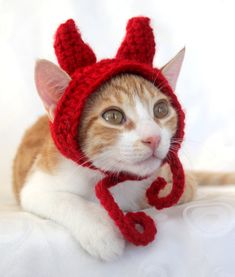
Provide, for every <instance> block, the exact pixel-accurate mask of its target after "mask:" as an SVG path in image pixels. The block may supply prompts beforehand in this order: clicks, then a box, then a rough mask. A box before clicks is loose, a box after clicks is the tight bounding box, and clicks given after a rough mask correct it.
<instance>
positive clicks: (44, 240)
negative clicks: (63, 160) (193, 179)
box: [0, 188, 235, 277]
mask: <svg viewBox="0 0 235 277" xmlns="http://www.w3.org/2000/svg"><path fill="white" fill-rule="evenodd" d="M208 195H209V196H208ZM234 199H235V191H234V190H233V189H229V188H227V189H224V190H222V189H219V190H218V189H217V191H216V190H211V189H209V191H208V190H207V191H206V190H205V189H204V190H200V192H199V195H198V200H196V201H194V202H192V203H189V204H185V205H181V206H177V207H174V208H170V209H166V210H164V211H162V212H160V213H158V212H157V213H156V212H155V211H153V210H150V211H149V213H150V214H151V215H152V216H153V217H154V219H156V220H157V222H158V237H157V239H156V241H155V242H154V243H152V244H150V245H149V246H147V247H136V246H132V245H128V246H127V248H126V251H125V254H124V255H123V257H121V258H120V259H119V260H117V261H115V262H112V263H104V262H100V261H98V260H95V259H93V258H91V257H90V256H89V255H87V254H86V253H85V252H84V251H83V250H82V249H81V248H80V247H79V245H78V244H77V243H76V242H75V241H74V240H73V238H72V237H71V236H70V235H69V234H68V232H67V231H66V230H65V229H63V228H62V227H60V226H58V225H57V224H55V223H53V222H50V221H48V220H44V219H40V218H37V217H35V216H33V215H30V214H27V213H25V212H21V211H14V210H11V211H10V210H9V209H8V210H5V211H4V210H3V211H2V212H0V257H1V259H0V272H1V277H32V276H34V277H48V276H50V277H54V276H56V277H64V276H69V277H77V276H79V277H83V276H84V277H89V276H96V277H99V276H100V277H106V276H107V277H109V276H123V277H125V276H139V277H172V276H174V277H188V276H190V277H212V276H213V277H233V276H235V267H234V250H235V201H234Z"/></svg>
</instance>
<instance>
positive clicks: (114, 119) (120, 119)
mask: <svg viewBox="0 0 235 277" xmlns="http://www.w3.org/2000/svg"><path fill="white" fill-rule="evenodd" d="M102 117H103V119H104V120H105V121H107V122H108V123H110V124H113V125H121V124H122V123H124V121H125V115H124V113H123V112H122V111H120V110H117V109H110V110H106V111H105V112H104V113H103V114H102Z"/></svg>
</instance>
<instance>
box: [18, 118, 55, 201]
mask: <svg viewBox="0 0 235 277" xmlns="http://www.w3.org/2000/svg"><path fill="white" fill-rule="evenodd" d="M59 155H60V154H59V152H58V151H57V149H56V147H55V145H54V143H53V141H52V139H51V137H50V132H49V127H48V118H47V116H42V117H40V118H39V119H38V120H37V122H36V123H35V124H34V125H33V126H31V127H30V128H29V129H28V130H27V131H26V132H25V135H24V137H23V139H22V142H21V144H20V146H19V148H18V151H17V153H16V157H15V159H14V163H13V188H14V192H15V195H16V198H17V199H19V192H20V190H21V188H22V187H23V185H24V183H25V180H26V178H27V176H28V174H29V173H30V171H31V169H32V167H33V165H34V163H35V162H37V164H38V166H39V167H41V168H42V169H43V170H46V171H51V170H53V168H54V167H55V164H56V163H57V160H58V158H59Z"/></svg>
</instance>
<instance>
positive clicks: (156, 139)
mask: <svg viewBox="0 0 235 277" xmlns="http://www.w3.org/2000/svg"><path fill="white" fill-rule="evenodd" d="M160 141H161V137H160V136H151V137H147V138H145V139H142V140H141V142H142V143H143V144H145V145H147V146H149V147H150V148H151V149H152V150H155V149H156V148H158V146H159V144H160Z"/></svg>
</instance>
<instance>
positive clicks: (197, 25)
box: [0, 0, 235, 201]
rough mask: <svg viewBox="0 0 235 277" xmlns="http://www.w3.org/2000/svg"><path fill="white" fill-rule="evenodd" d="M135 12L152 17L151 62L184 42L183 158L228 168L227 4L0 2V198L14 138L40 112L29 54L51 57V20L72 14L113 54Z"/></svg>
mask: <svg viewBox="0 0 235 277" xmlns="http://www.w3.org/2000/svg"><path fill="white" fill-rule="evenodd" d="M136 15H145V16H149V17H150V18H151V19H152V26H153V27H154V32H155V35H156V42H157V54H156V56H155V65H156V66H158V67H160V66H161V65H163V64H164V63H165V62H167V61H168V59H170V58H171V57H172V56H174V55H175V54H176V53H177V52H178V51H179V50H180V49H181V48H182V47H183V46H186V57H185V62H184V66H183V69H182V72H181V75H180V79H179V82H178V86H177V95H178V96H179V99H180V100H181V102H182V105H183V106H184V108H185V111H186V115H187V128H186V139H185V144H184V147H183V149H182V152H181V153H182V158H183V160H184V163H185V164H186V165H187V166H188V167H194V168H195V167H204V168H211V169H223V168H226V169H233V168H232V167H233V166H234V161H235V156H234V155H235V151H234V148H235V147H234V144H235V126H234V119H235V96H234V95H235V88H234V79H235V76H234V65H235V6H234V1H232V0H230V1H229V0H227V1H226V0H213V1H210V0H206V1H205V0H204V1H203V0H200V1H199V0H198V1H189V0H188V1H181V0H178V1H174V0H172V1H170V0H164V1H163V0H162V1H159V0H118V1H117V0H99V1H98V0H94V1H91V0H64V1H58V0H56V1H54V0H40V1H36V0H34V1H33V0H31V1H29V0H28V1H27V0H21V1H17V0H14V1H13V0H5V1H3V0H0V139H1V141H0V142H1V143H0V201H2V200H1V198H3V193H2V191H7V192H9V191H10V175H11V163H12V159H13V157H14V154H15V151H16V147H17V145H18V144H19V142H20V138H21V136H22V134H23V132H24V130H25V129H26V128H27V127H28V126H29V125H30V124H31V123H33V122H34V121H35V119H36V118H37V117H38V116H39V115H41V114H43V108H42V104H41V102H40V100H39V98H38V96H37V93H36V90H35V87H34V80H33V71H34V64H35V60H36V59H37V58H46V59H49V60H51V61H54V62H56V59H55V55H54V52H53V35H54V33H55V30H56V28H57V27H58V25H59V24H60V23H62V22H64V21H65V20H67V19H68V18H73V19H75V21H76V23H77V25H78V26H79V28H80V30H81V32H82V34H83V38H84V39H85V40H86V41H87V42H88V43H89V44H90V45H91V46H92V48H93V49H94V51H95V53H96V54H97V57H98V58H99V59H100V58H103V57H105V58H107V57H113V56H114V55H115V52H116V50H117V48H118V46H119V44H120V42H121V40H122V38H123V36H124V33H125V26H126V22H127V20H128V19H129V18H130V17H132V16H136ZM198 153H202V154H200V155H199V156H200V157H203V158H198ZM234 169H235V166H234ZM4 198H5V199H7V197H6V196H4Z"/></svg>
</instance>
